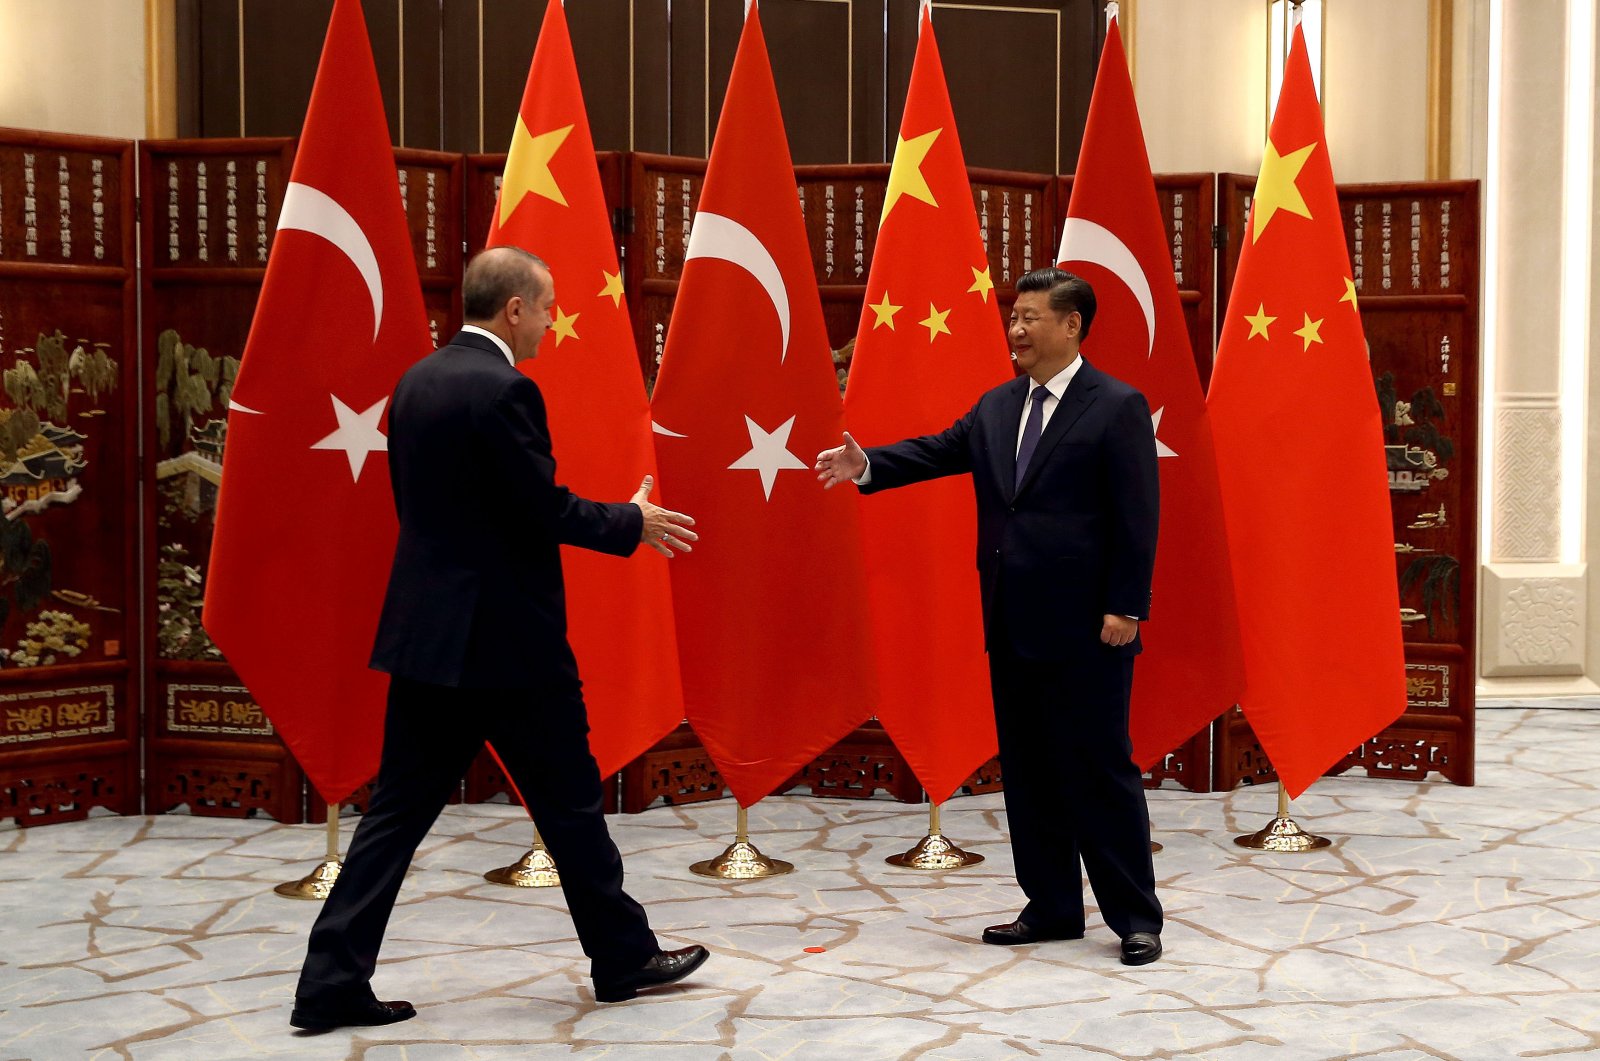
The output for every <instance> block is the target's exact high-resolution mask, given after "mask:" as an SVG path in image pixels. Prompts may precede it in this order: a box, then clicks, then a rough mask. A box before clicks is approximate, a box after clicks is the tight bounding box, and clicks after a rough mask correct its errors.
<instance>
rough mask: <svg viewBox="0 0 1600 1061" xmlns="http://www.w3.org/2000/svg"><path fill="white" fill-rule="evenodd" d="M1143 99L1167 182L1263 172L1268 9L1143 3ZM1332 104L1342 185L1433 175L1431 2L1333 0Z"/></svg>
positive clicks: (1154, 159) (1332, 142) (1182, 0)
mask: <svg viewBox="0 0 1600 1061" xmlns="http://www.w3.org/2000/svg"><path fill="white" fill-rule="evenodd" d="M1135 3H1136V7H1135V22H1134V33H1135V35H1136V40H1135V45H1134V46H1135V54H1136V58H1135V62H1136V64H1137V70H1136V72H1135V77H1136V85H1135V88H1136V91H1137V94H1138V98H1139V115H1140V119H1141V120H1142V121H1143V123H1144V131H1145V141H1146V143H1148V144H1149V148H1150V164H1151V166H1152V167H1153V168H1154V169H1155V171H1156V172H1157V173H1180V172H1186V171H1190V170H1214V171H1217V172H1222V173H1254V172H1256V170H1257V169H1259V168H1260V166H1261V148H1262V145H1263V144H1264V143H1265V142H1266V135H1267V116H1266V107H1267V102H1266V101H1267V0H1205V2H1203V3H1201V2H1197V0H1135ZM1327 9H1328V25H1327V32H1326V37H1327V47H1326V49H1325V55H1326V60H1325V67H1324V84H1325V89H1324V95H1325V97H1326V99H1327V106H1326V116H1325V117H1326V122H1327V128H1328V150H1329V151H1330V152H1331V153H1332V155H1333V167H1334V175H1335V177H1336V178H1337V179H1338V180H1340V181H1347V182H1348V181H1395V180H1421V179H1423V178H1424V177H1425V176H1426V175H1427V126H1428V114H1427V104H1428V76H1427V75H1428V0H1329V3H1328V4H1327Z"/></svg>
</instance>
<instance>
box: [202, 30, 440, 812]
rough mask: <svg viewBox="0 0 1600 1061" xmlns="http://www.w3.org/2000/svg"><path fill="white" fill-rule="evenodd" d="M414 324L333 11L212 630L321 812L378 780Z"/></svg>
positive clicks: (394, 192)
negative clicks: (396, 495)
mask: <svg viewBox="0 0 1600 1061" xmlns="http://www.w3.org/2000/svg"><path fill="white" fill-rule="evenodd" d="M431 347H432V344H431V342H430V340H429V334H428V322H427V317H426V315H425V314H424V312H423V308H422V289H421V287H420V286H419V285H418V282H417V269H416V263H415V261H414V260H413V259H412V251H411V237H410V235H409V234H408V232H407V230H406V219H405V216H404V214H403V213H402V212H401V206H400V188H399V182H398V181H397V180H396V178H395V164H394V154H393V152H392V151H391V150H390V148H389V127H388V124H387V123H386V122H385V120H384V115H383V101H382V98H381V97H380V96H379V94H378V75H377V71H376V70H375V69H374V68H373V64H372V49H371V47H370V46H369V44H368V42H367V30H366V23H365V22H364V21H363V19H362V16H361V5H360V3H359V0H337V3H335V4H334V8H333V18H332V20H331V21H330V22H329V24H328V38H327V42H326V43H325V44H324V45H323V49H322V62H321V64H320V65H319V66H318V68H317V79H316V83H315V85H314V86H313V87H312V90H311V106H310V109H309V110H308V111H307V113H306V124H305V130H304V132H303V133H302V134H301V137H300V145H299V149H298V150H297V151H296V153H295V160H294V170H293V172H292V173H291V175H290V184H289V187H288V190H287V191H286V193H285V195H284V199H283V212H282V214H281V215H280V217H279V218H278V231H277V236H276V238H275V240H274V242H273V247H272V256H271V258H270V259H269V260H268V262H267V274H266V279H265V281H264V282H263V284H262V288H261V298H260V301H259V302H258V303H257V304H256V315H255V320H254V321H253V322H252V324H251V326H250V337H249V340H248V341H247V342H246V343H245V350H244V358H243V362H242V364H241V365H240V368H239V377H238V380H237V381H236V383H235V385H234V388H233V396H232V400H231V401H230V402H229V415H228V436H227V447H226V450H225V452H224V456H223V463H222V467H223V473H222V492H221V496H220V498H219V499H218V502H217V526H216V534H215V537H214V538H213V540H212V546H211V570H210V573H209V584H208V585H207V587H206V604H205V624H206V628H207V630H209V631H210V633H211V635H212V637H213V638H214V639H215V640H216V642H217V645H218V646H219V647H220V648H221V649H222V650H223V652H224V653H226V654H227V657H228V662H229V663H230V664H232V666H233V669H234V670H235V672H237V673H238V675H239V677H240V678H241V679H242V680H243V681H244V683H245V685H246V686H248V687H249V689H250V693H251V695H252V696H254V697H255V699H256V702H257V703H259V704H260V705H261V707H262V709H263V710H264V711H265V712H266V713H267V717H268V718H270V719H271V720H272V723H273V725H274V726H275V727H277V729H278V732H279V733H280V734H281V735H282V736H283V739H284V742H285V743H286V744H288V746H289V750H290V751H292V752H293V753H294V757H295V758H296V759H297V760H298V761H299V763H300V765H301V766H302V767H303V768H304V769H305V772H306V776H307V777H309V778H310V779H311V783H312V785H314V786H315V787H316V790H317V792H318V793H319V794H320V795H321V796H322V798H323V799H325V800H327V801H328V802H329V803H334V802H337V801H338V800H341V799H343V798H344V797H345V796H347V795H349V794H350V793H351V792H352V791H354V790H355V789H356V788H357V787H359V786H360V785H362V784H365V783H366V782H367V781H370V780H371V779H372V777H373V775H374V774H376V773H377V769H378V752H379V749H380V745H381V742H382V736H383V702H384V692H385V690H386V688H387V684H388V679H387V678H386V677H385V676H384V675H382V674H378V673H376V672H374V671H370V670H368V669H367V658H368V655H369V654H370V652H371V651H372V638H373V633H374V631H375V630H376V628H377V624H378V610H379V607H380V605H381V603H382V600H383V593H384V588H385V585H386V583H387V581H388V577H389V564H390V561H391V559H392V558H393V556H394V541H395V533H396V524H395V515H394V502H393V499H392V497H391V494H390V489H389V471H388V465H387V463H386V459H385V456H384V453H385V451H386V450H387V449H388V442H387V439H385V437H384V434H383V415H384V409H385V407H386V406H387V404H388V401H389V395H390V393H391V392H392V391H393V389H394V385H395V381H396V380H398V379H399V377H400V373H401V372H402V371H404V370H405V368H406V367H407V366H408V365H410V364H411V363H412V362H413V361H415V360H417V359H418V358H419V357H422V356H423V355H425V354H427V353H428V351H429V350H430V349H431Z"/></svg>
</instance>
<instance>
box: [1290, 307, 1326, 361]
mask: <svg viewBox="0 0 1600 1061" xmlns="http://www.w3.org/2000/svg"><path fill="white" fill-rule="evenodd" d="M1305 318H1306V323H1305V326H1304V327H1301V328H1297V329H1296V330H1295V334H1296V335H1298V336H1299V337H1300V338H1302V339H1304V340H1305V343H1306V345H1305V347H1304V348H1303V350H1302V352H1304V350H1309V349H1311V344H1312V343H1320V342H1322V334H1321V332H1320V331H1319V330H1318V329H1320V328H1321V327H1322V322H1323V321H1324V320H1326V319H1327V318H1325V317H1319V318H1318V319H1317V320H1312V319H1311V314H1309V313H1307V314H1306V315H1305Z"/></svg>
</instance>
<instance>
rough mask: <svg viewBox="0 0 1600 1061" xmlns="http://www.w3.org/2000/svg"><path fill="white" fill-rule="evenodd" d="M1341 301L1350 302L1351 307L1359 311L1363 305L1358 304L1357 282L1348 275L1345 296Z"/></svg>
mask: <svg viewBox="0 0 1600 1061" xmlns="http://www.w3.org/2000/svg"><path fill="white" fill-rule="evenodd" d="M1339 301H1340V302H1348V303H1350V308H1351V309H1353V310H1355V311H1357V312H1360V310H1361V307H1360V306H1358V305H1356V282H1355V281H1354V280H1352V279H1350V277H1348V276H1347V277H1345V278H1344V297H1343V298H1341V299H1340V300H1339Z"/></svg>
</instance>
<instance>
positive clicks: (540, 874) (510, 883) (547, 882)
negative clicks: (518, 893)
mask: <svg viewBox="0 0 1600 1061" xmlns="http://www.w3.org/2000/svg"><path fill="white" fill-rule="evenodd" d="M483 879H484V880H486V881H488V882H489V883H490V884H504V885H506V886H507V887H510V888H558V887H560V886H561V874H560V873H559V872H557V871H556V861H555V859H553V858H551V857H550V852H548V851H546V850H545V848H544V839H543V837H541V836H540V835H539V827H538V826H537V825H535V826H534V827H533V846H532V847H531V848H529V849H528V853H527V854H525V855H523V856H522V857H521V858H519V859H517V860H516V861H515V862H513V863H512V864H511V865H509V866H502V867H501V868H499V869H491V870H490V871H489V872H487V873H485V874H484V875H483Z"/></svg>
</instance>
